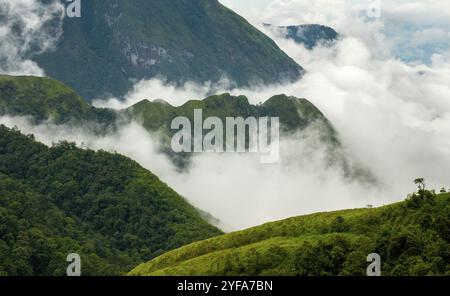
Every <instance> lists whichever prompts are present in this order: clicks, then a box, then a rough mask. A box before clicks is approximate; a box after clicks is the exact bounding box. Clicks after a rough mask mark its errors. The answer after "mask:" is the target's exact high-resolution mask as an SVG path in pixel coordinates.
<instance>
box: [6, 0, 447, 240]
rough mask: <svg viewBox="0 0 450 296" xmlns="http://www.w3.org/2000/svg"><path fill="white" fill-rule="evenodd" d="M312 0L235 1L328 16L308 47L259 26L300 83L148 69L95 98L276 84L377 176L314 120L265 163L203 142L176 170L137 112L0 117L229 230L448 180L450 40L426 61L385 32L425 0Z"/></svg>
mask: <svg viewBox="0 0 450 296" xmlns="http://www.w3.org/2000/svg"><path fill="white" fill-rule="evenodd" d="M0 1H1V0H0ZM221 2H226V3H231V2H233V1H231V0H230V1H221ZM266 2H267V1H266ZM325 2H326V3H325ZM347 2H348V1H347ZM350 2H351V1H350ZM234 3H236V2H234ZM314 3H315V4H314V5H311V6H308V5H306V4H307V3H306V1H271V4H270V5H269V6H261V7H256V8H255V7H249V5H246V6H239V9H238V12H240V13H242V14H243V15H244V16H246V17H247V18H248V19H249V21H250V22H252V24H254V25H256V26H258V27H260V28H261V27H262V26H260V25H261V24H262V21H266V22H270V23H273V24H280V25H286V24H300V23H302V22H303V23H304V22H306V23H313V22H314V23H323V24H326V25H334V28H335V29H337V30H338V31H339V33H341V34H342V38H341V39H340V40H339V41H337V42H336V44H335V45H334V46H332V47H322V46H319V47H316V48H314V49H313V50H307V49H305V48H304V47H303V46H301V45H298V44H295V43H294V42H293V41H289V40H284V39H282V38H280V36H276V35H274V34H273V33H272V32H266V34H268V35H270V37H272V38H273V39H274V40H275V41H276V43H277V44H278V46H280V47H281V48H282V49H283V50H284V51H285V52H286V53H287V54H288V55H289V56H291V57H292V58H293V59H294V60H296V61H297V62H298V63H299V64H300V65H301V66H302V67H304V68H305V69H306V71H307V72H306V74H305V76H304V77H303V78H302V80H300V81H298V82H295V83H292V84H289V85H272V86H254V87H252V88H251V89H230V88H229V85H232V84H231V83H229V82H228V81H227V79H226V78H224V79H223V81H221V82H220V83H219V84H212V83H205V84H201V85H199V84H196V83H193V82H190V83H186V84H185V85H184V87H175V86H174V85H170V84H168V83H167V82H166V81H164V79H152V80H147V81H140V82H138V83H137V84H136V85H135V87H134V89H133V90H131V91H130V93H129V94H128V95H127V96H126V99H125V100H118V99H116V98H111V99H109V100H105V101H95V102H94V105H96V106H102V107H110V108H113V109H122V108H126V107H128V106H131V105H133V104H135V103H137V102H138V101H140V100H143V99H150V100H154V99H164V100H166V101H167V102H169V103H170V104H172V105H175V106H179V105H182V104H183V103H185V102H186V101H187V100H189V99H203V98H204V97H206V96H207V94H209V93H211V90H212V89H214V90H216V91H215V92H216V93H221V92H230V93H232V94H235V95H246V96H247V97H248V98H249V100H250V102H252V103H254V104H257V103H260V102H263V101H265V100H267V99H269V98H270V97H271V96H273V95H276V94H281V93H284V94H287V95H292V96H296V97H300V98H306V99H308V100H309V101H311V102H312V103H313V104H314V105H316V106H317V107H318V108H319V109H320V110H321V111H322V112H323V113H324V115H325V116H326V117H327V118H328V119H329V120H330V121H331V123H332V124H333V126H334V127H335V128H336V130H337V131H338V133H339V137H340V140H341V141H342V143H343V146H344V149H345V151H346V153H347V154H348V155H351V156H352V158H353V159H355V160H357V161H360V162H361V163H363V164H364V165H366V166H367V167H368V168H369V169H370V171H371V172H372V173H373V174H374V175H375V177H376V178H377V180H378V182H377V184H375V185H368V184H366V183H361V182H359V181H358V180H349V179H347V178H345V176H344V173H343V172H342V170H341V168H339V167H338V166H332V167H330V166H329V165H327V163H326V151H325V149H321V147H320V143H319V144H317V133H316V131H315V130H314V128H311V129H308V130H306V131H305V132H303V133H301V134H295V135H292V136H290V137H284V138H281V143H280V145H281V160H280V161H279V162H278V163H276V164H272V165H267V164H266V165H264V164H260V163H259V156H258V155H254V154H211V153H202V154H196V155H195V157H194V158H193V162H192V167H191V168H190V169H189V170H188V171H185V172H180V171H179V170H177V169H176V168H175V167H174V166H173V164H172V163H171V162H170V161H169V160H168V159H167V157H166V156H165V155H164V154H161V153H159V152H158V151H159V150H158V141H157V139H156V138H154V137H152V135H150V134H149V133H148V132H147V131H145V130H144V129H143V128H142V127H141V126H140V125H139V124H137V123H132V124H129V125H127V126H124V127H122V128H121V129H120V130H119V131H117V132H116V133H114V134H109V135H107V136H104V137H98V136H94V135H91V134H89V133H88V132H86V129H84V128H83V127H71V126H55V125H53V124H52V123H51V122H48V123H44V124H41V125H37V126H33V125H31V124H30V123H29V121H28V120H27V119H26V118H12V117H2V118H1V119H0V123H2V124H5V125H7V126H14V125H16V126H18V127H19V128H20V129H21V130H22V131H23V132H24V133H33V134H35V136H36V138H37V140H39V141H42V142H44V143H45V144H47V145H51V144H52V142H57V141H58V140H62V139H65V140H69V141H74V142H76V143H78V144H79V145H80V146H81V143H83V144H84V146H87V147H89V148H92V149H105V150H108V151H117V152H119V153H121V154H124V155H127V156H129V157H130V158H132V159H134V160H136V161H138V162H139V163H140V164H141V165H142V166H144V167H145V168H147V169H149V170H151V171H152V172H154V173H155V174H157V175H158V176H159V177H160V178H161V179H162V180H163V181H164V182H166V183H168V184H169V185H170V186H171V187H172V188H174V189H175V190H176V191H177V192H179V193H180V194H181V195H183V196H184V197H185V198H186V199H187V200H189V202H191V203H192V204H193V205H195V206H197V207H199V208H201V209H202V210H205V211H207V212H209V213H211V214H212V215H213V216H215V217H217V218H218V219H219V220H220V221H221V224H220V227H222V228H223V229H224V230H226V231H232V230H237V229H242V228H246V227H250V226H254V225H258V224H261V223H264V222H268V221H273V220H278V219H283V218H287V217H291V216H296V215H301V214H308V213H313V212H318V211H329V210H337V209H346V208H355V207H364V206H366V205H367V204H371V205H375V206H378V205H383V204H388V203H392V202H396V201H400V200H403V199H404V198H405V197H406V195H407V194H408V193H410V192H412V191H414V190H415V189H416V188H415V185H414V184H413V179H415V178H416V177H424V178H425V179H426V181H427V186H428V187H429V188H435V189H440V188H441V187H443V186H450V171H449V170H448V168H449V166H450V50H447V49H444V50H441V51H434V52H429V53H427V56H428V57H427V59H426V61H425V60H421V58H418V59H413V60H414V61H412V59H411V58H408V60H404V59H401V58H399V57H398V40H400V39H401V38H408V37H407V35H408V34H410V32H406V33H405V34H403V32H396V34H395V36H394V37H392V36H390V35H389V34H387V33H386V26H388V25H389V23H390V22H391V21H392V19H393V17H391V16H392V15H395V16H396V17H397V18H398V19H401V18H402V17H403V18H404V19H405V22H407V21H408V20H410V19H411V18H412V16H414V15H417V13H419V11H420V9H421V7H422V6H421V5H418V6H417V5H416V6H413V8H414V9H413V8H411V7H410V8H409V9H407V8H408V7H406V8H405V5H404V4H402V5H400V6H398V9H397V10H393V9H390V8H389V5H390V4H389V3H390V2H388V5H387V8H386V11H385V13H386V15H387V17H386V18H377V19H369V20H368V19H367V16H366V15H364V14H363V13H362V11H364V9H365V7H362V6H361V5H354V6H351V4H347V3H345V2H343V1H336V3H334V4H333V5H330V2H329V1H315V2H314ZM325 4H327V5H328V6H327V7H325V6H326V5H325ZM234 5H237V4H234ZM277 5H278V6H277ZM443 5H444V4H443ZM444 6H445V5H444ZM232 7H233V6H232ZM274 7H277V9H274ZM444 8H445V7H442V10H441V11H440V12H439V13H437V14H436V15H437V16H439V17H438V18H437V19H440V20H442V22H441V23H438V24H436V26H441V28H444V29H445V30H446V28H447V27H446V25H447V24H446V23H445V18H444V17H442V18H441V17H440V16H442V14H444V15H445V13H447V10H446V9H444ZM383 12H384V11H383ZM423 15H428V14H423ZM282 20H285V22H286V23H282ZM261 29H262V30H264V28H261ZM418 31H422V28H420V29H418ZM408 36H409V35H408ZM411 36H412V35H411ZM400 37H401V38H400ZM416 37H417V36H416ZM399 38H400V39H399Z"/></svg>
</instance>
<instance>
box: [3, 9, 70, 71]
mask: <svg viewBox="0 0 450 296" xmlns="http://www.w3.org/2000/svg"><path fill="white" fill-rule="evenodd" d="M63 16H64V13H63V6H62V4H61V3H60V2H59V1H58V0H51V1H45V2H42V1H40V0H14V1H11V0H0V40H1V42H0V73H3V74H10V75H37V76H43V75H44V71H43V70H42V69H41V68H39V66H38V65H37V64H36V63H35V62H33V61H31V60H30V59H28V58H27V57H26V56H27V55H29V53H30V52H29V51H30V50H32V51H33V52H34V53H38V52H42V51H47V50H49V49H50V48H52V47H53V46H54V44H55V42H56V41H57V40H58V38H59V37H60V34H61V33H62V28H61V22H62V18H63ZM55 20H56V21H57V22H56V23H52V24H50V22H51V21H55ZM58 23H59V25H58Z"/></svg>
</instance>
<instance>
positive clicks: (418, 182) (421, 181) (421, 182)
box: [414, 178, 425, 191]
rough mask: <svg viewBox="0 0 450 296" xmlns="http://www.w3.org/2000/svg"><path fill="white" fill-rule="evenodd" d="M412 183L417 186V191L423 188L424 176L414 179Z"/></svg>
mask: <svg viewBox="0 0 450 296" xmlns="http://www.w3.org/2000/svg"><path fill="white" fill-rule="evenodd" d="M414 184H416V185H418V186H419V191H423V190H425V179H424V178H417V179H415V180H414Z"/></svg>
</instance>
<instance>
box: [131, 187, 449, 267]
mask: <svg viewBox="0 0 450 296" xmlns="http://www.w3.org/2000/svg"><path fill="white" fill-rule="evenodd" d="M449 197H450V195H449V194H441V195H437V196H436V195H434V194H432V193H431V192H428V191H427V192H425V193H423V194H416V195H415V196H413V197H411V198H409V199H408V200H407V201H405V202H401V203H396V204H392V205H388V206H384V207H381V208H365V209H355V210H345V211H338V212H330V213H317V214H313V215H308V216H301V217H295V218H290V219H287V220H283V221H279V222H273V223H268V224H264V225H262V226H258V227H255V228H251V229H247V230H243V231H239V232H234V233H230V234H225V235H222V236H219V237H215V238H211V239H208V240H205V241H200V242H196V243H192V244H190V245H187V246H184V247H182V248H179V249H176V250H174V251H171V252H168V253H166V254H163V255H162V256H159V257H157V258H155V259H153V260H151V261H149V262H147V263H143V264H141V265H139V266H138V267H136V268H135V269H133V270H132V271H131V272H130V273H129V274H130V275H364V274H365V273H366V269H367V266H368V264H369V263H367V262H366V258H367V255H368V254H370V253H378V254H380V255H381V258H382V269H383V274H385V275H431V274H449V268H450V266H449V264H448V263H449V262H450V261H449V243H448V242H449V226H450V223H449V221H450V220H449V215H450V205H449Z"/></svg>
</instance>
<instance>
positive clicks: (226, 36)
mask: <svg viewBox="0 0 450 296" xmlns="http://www.w3.org/2000/svg"><path fill="white" fill-rule="evenodd" d="M63 31H64V33H63V35H62V36H61V38H60V40H59V42H58V44H57V48H56V50H53V51H48V52H46V53H44V54H41V55H37V56H35V57H33V59H34V60H35V61H36V62H37V63H38V64H39V66H40V67H42V68H43V69H44V70H45V72H46V73H47V74H48V75H49V76H50V77H53V78H55V79H58V80H61V81H63V82H64V83H66V84H67V85H70V86H71V87H72V88H74V89H75V90H76V91H77V92H78V93H79V94H81V95H82V96H83V97H84V98H86V99H92V98H94V97H98V96H104V95H109V94H112V95H114V96H122V95H124V94H125V93H126V92H127V91H128V90H130V89H131V87H132V86H133V82H132V81H131V80H132V79H134V80H141V79H149V78H153V77H156V76H163V77H165V78H167V81H168V82H171V83H177V84H179V83H184V82H186V81H195V82H199V83H203V82H206V81H212V82H217V81H219V80H220V79H221V78H222V76H223V75H226V76H227V77H229V78H230V80H231V81H233V82H234V83H235V84H236V85H237V86H248V85H251V84H252V83H254V82H262V83H266V84H270V83H278V82H282V81H292V80H297V79H299V78H300V76H301V75H302V73H303V69H302V68H301V67H300V66H299V65H297V64H296V63H295V62H294V61H293V60H292V59H291V58H290V57H288V56H287V55H286V54H285V53H284V52H283V51H282V50H281V49H280V48H279V47H278V46H277V45H276V44H275V42H273V41H272V40H271V39H270V38H268V37H267V36H265V35H264V34H263V33H261V32H260V31H258V30H257V29H256V28H254V27H253V26H251V25H250V24H249V23H248V22H247V21H246V20H245V19H244V18H242V17H240V16H239V15H237V14H236V13H234V12H233V11H231V10H229V9H228V8H226V7H224V6H223V5H221V4H220V3H219V1H217V0H191V1H185V0H171V1H166V0H126V1H125V0H122V1H102V0H90V1H84V3H83V4H82V17H81V18H65V20H64V23H63Z"/></svg>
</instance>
